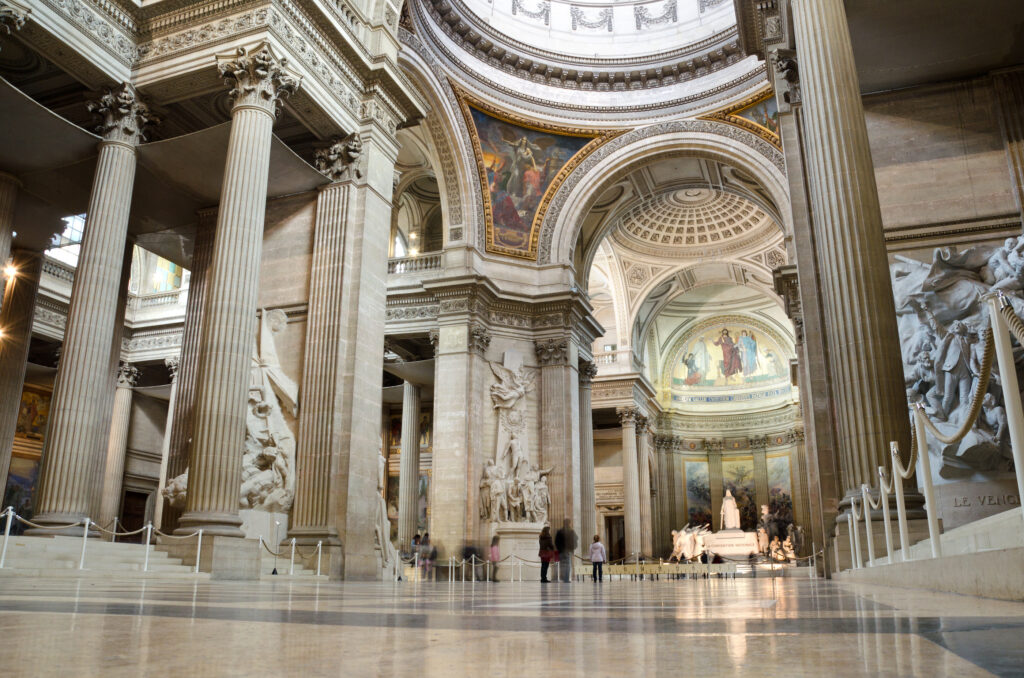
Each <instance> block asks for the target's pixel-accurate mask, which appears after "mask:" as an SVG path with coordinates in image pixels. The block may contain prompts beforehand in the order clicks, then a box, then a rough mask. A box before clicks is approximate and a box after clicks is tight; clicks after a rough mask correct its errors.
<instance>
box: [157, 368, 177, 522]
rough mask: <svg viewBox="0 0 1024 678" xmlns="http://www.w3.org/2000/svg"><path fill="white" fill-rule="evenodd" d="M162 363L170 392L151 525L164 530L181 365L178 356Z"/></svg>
mask: <svg viewBox="0 0 1024 678" xmlns="http://www.w3.org/2000/svg"><path fill="white" fill-rule="evenodd" d="M164 365H166V366H167V371H168V372H170V373H171V394H170V397H168V398H167V418H166V419H165V420H164V443H163V445H162V446H161V448H160V477H159V478H158V479H157V486H156V502H155V504H154V506H155V508H154V509H153V525H154V526H155V527H156V528H157V529H158V530H162V531H164V532H166V531H167V530H164V528H163V519H164V501H163V493H164V488H165V487H167V459H168V456H169V455H170V452H171V432H172V429H173V427H174V408H175V406H176V405H177V404H178V369H179V368H180V367H181V359H180V358H179V357H174V358H166V359H165V360H164Z"/></svg>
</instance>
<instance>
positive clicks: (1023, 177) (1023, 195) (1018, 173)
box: [992, 66, 1024, 219]
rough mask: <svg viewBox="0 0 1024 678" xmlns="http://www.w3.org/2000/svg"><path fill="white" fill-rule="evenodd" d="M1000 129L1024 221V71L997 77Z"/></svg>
mask: <svg viewBox="0 0 1024 678" xmlns="http://www.w3.org/2000/svg"><path fill="white" fill-rule="evenodd" d="M992 80H993V84H994V85H995V90H996V101H997V102H998V110H999V126H1000V127H1001V128H1002V131H1003V144H1004V145H1005V146H1006V162H1007V164H1008V165H1009V168H1010V183H1011V185H1012V186H1013V194H1014V197H1015V198H1016V199H1017V209H1018V210H1019V211H1020V213H1021V218H1022V219H1024V68H1021V67H1019V66H1018V67H1017V68H1014V69H1012V70H1008V71H1000V72H998V73H995V74H993V77H992Z"/></svg>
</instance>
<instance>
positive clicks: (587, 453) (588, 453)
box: [580, 362, 597, 547]
mask: <svg viewBox="0 0 1024 678" xmlns="http://www.w3.org/2000/svg"><path fill="white" fill-rule="evenodd" d="M596 376H597V365H595V364H594V363H582V362H581V363H580V543H581V544H582V545H583V546H584V547H586V545H587V544H589V543H590V542H591V540H592V539H593V538H594V535H595V534H597V497H596V496H595V493H594V412H593V410H592V409H591V407H592V401H591V396H592V394H591V386H592V384H593V382H594V377H596Z"/></svg>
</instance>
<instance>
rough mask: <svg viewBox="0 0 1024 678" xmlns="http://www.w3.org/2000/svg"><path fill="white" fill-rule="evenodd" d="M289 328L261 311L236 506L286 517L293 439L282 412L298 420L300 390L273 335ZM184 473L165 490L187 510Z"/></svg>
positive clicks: (280, 314)
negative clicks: (283, 365) (282, 358)
mask: <svg viewBox="0 0 1024 678" xmlns="http://www.w3.org/2000/svg"><path fill="white" fill-rule="evenodd" d="M287 323H288V317H287V315H285V313H284V311H282V310H280V309H274V310H272V311H267V310H265V309H264V310H263V311H262V313H261V318H260V322H259V329H258V332H259V333H258V334H257V342H256V346H255V350H254V352H253V356H252V363H251V371H250V378H249V397H248V403H247V405H246V407H247V411H246V417H245V442H244V443H243V446H242V449H241V451H240V452H241V454H242V484H241V487H240V488H239V498H238V504H239V507H240V508H243V509H258V510H261V511H269V512H273V513H287V512H288V511H289V510H290V509H291V507H292V501H293V500H294V498H295V447H296V445H295V435H294V434H293V433H292V431H291V428H290V427H289V426H288V422H287V420H286V419H285V416H284V414H285V412H287V413H288V414H289V415H290V416H291V417H293V418H294V417H296V416H298V407H299V405H298V402H299V387H298V385H297V384H296V383H295V382H294V381H293V380H292V379H291V377H289V376H288V375H287V374H285V372H284V370H283V369H282V368H281V363H280V361H279V360H278V357H277V347H276V346H275V344H274V335H275V334H278V333H279V332H281V331H282V330H283V329H284V328H285V326H286V325H287ZM187 490H188V470H187V469H186V471H185V473H183V474H181V475H180V476H178V477H176V478H173V479H172V480H170V481H169V482H168V483H167V486H166V487H165V488H164V493H163V494H164V496H165V497H166V498H167V499H168V501H170V502H174V503H172V504H171V505H172V506H176V505H181V506H184V504H185V497H186V494H187Z"/></svg>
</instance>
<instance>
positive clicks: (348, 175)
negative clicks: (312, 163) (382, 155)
mask: <svg viewBox="0 0 1024 678" xmlns="http://www.w3.org/2000/svg"><path fill="white" fill-rule="evenodd" d="M362 155H363V140H362V139H360V138H359V137H358V136H357V135H356V134H350V135H348V136H347V137H345V138H341V137H335V138H334V139H333V140H332V141H331V145H330V146H328V147H326V148H319V149H317V151H316V168H317V169H318V170H320V172H321V173H323V174H325V175H327V176H328V177H330V179H331V181H335V182H337V181H348V180H350V179H361V178H362V176H363V172H362V170H360V169H359V159H360V158H361V157H362Z"/></svg>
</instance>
